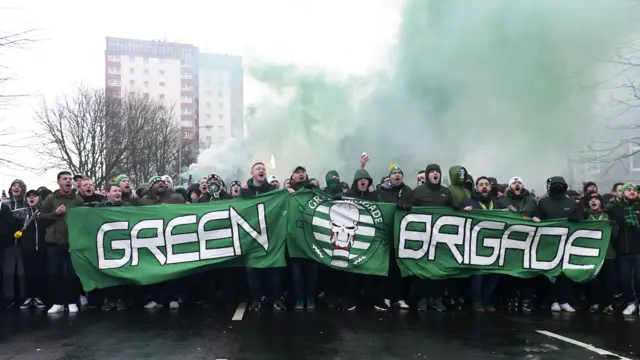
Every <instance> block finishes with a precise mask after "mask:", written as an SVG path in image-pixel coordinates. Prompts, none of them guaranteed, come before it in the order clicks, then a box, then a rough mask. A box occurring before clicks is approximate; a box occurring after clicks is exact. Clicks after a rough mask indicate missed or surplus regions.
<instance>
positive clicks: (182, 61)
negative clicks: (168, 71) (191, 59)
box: [180, 60, 189, 67]
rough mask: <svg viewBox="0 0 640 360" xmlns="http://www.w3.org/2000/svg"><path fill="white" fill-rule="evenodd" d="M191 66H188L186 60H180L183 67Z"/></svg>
mask: <svg viewBox="0 0 640 360" xmlns="http://www.w3.org/2000/svg"><path fill="white" fill-rule="evenodd" d="M188 65H189V64H187V61H186V60H180V66H181V67H187V66H188Z"/></svg>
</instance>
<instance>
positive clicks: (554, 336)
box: [536, 330, 631, 360]
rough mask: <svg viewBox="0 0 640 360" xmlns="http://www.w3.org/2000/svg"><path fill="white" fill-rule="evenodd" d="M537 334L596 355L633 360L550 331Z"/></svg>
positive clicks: (620, 359)
mask: <svg viewBox="0 0 640 360" xmlns="http://www.w3.org/2000/svg"><path fill="white" fill-rule="evenodd" d="M536 332H537V333H540V334H542V335H546V336H549V337H552V338H555V339H558V340H562V341H564V342H568V343H569V344H573V345H576V346H580V347H581V348H584V349H585V350H589V351H593V352H594V353H596V354H599V355H603V356H615V357H616V358H617V359H619V360H631V359H630V358H626V357H624V356H620V355H618V354H614V353H612V352H610V351H607V350H603V349H599V348H597V347H595V346H593V345H590V344H585V343H583V342H580V341H578V340H573V339H570V338H568V337H565V336H562V335H558V334H554V333H552V332H550V331H545V330H536Z"/></svg>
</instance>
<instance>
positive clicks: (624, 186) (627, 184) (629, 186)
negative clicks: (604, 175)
mask: <svg viewBox="0 0 640 360" xmlns="http://www.w3.org/2000/svg"><path fill="white" fill-rule="evenodd" d="M635 187H636V185H635V184H632V183H626V184H624V185H623V186H622V190H620V192H621V193H624V191H625V190H627V189H628V188H635Z"/></svg>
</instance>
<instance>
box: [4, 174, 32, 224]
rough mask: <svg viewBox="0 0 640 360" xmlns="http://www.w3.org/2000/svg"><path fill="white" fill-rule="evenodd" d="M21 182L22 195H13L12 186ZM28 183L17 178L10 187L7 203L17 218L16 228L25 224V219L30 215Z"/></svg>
mask: <svg viewBox="0 0 640 360" xmlns="http://www.w3.org/2000/svg"><path fill="white" fill-rule="evenodd" d="M16 183H18V184H20V188H21V191H20V195H18V197H17V198H14V197H13V193H12V192H11V187H13V185H14V184H16ZM26 194H27V185H26V184H25V183H24V181H22V180H20V179H15V180H13V181H12V182H11V186H10V187H9V200H6V204H7V205H8V206H9V209H10V210H11V214H12V216H13V218H14V219H15V223H14V224H13V228H15V230H16V231H17V230H20V229H21V228H22V225H24V221H25V220H26V219H27V217H28V216H29V205H28V204H27V196H26Z"/></svg>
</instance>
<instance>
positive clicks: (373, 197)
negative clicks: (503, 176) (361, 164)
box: [345, 169, 382, 201]
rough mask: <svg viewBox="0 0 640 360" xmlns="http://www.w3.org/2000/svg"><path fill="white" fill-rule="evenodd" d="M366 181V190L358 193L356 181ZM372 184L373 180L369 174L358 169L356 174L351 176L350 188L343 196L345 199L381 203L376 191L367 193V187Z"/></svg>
mask: <svg viewBox="0 0 640 360" xmlns="http://www.w3.org/2000/svg"><path fill="white" fill-rule="evenodd" d="M360 179H366V180H367V190H365V191H360V190H358V184H357V182H358V180H360ZM371 184H373V178H372V177H371V176H369V172H368V171H367V170H365V169H358V170H356V173H355V174H354V175H353V183H351V188H350V189H349V190H347V193H346V194H345V196H346V197H350V198H354V199H362V200H367V201H382V198H381V197H380V194H378V191H377V190H373V191H369V187H370V186H371Z"/></svg>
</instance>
